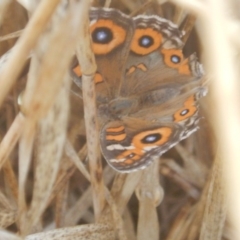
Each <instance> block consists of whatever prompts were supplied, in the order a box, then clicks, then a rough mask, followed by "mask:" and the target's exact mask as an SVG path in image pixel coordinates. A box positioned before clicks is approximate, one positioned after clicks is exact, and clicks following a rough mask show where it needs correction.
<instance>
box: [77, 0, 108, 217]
mask: <svg viewBox="0 0 240 240" xmlns="http://www.w3.org/2000/svg"><path fill="white" fill-rule="evenodd" d="M89 7H90V4H89V2H88V1H86V2H83V3H82V10H81V12H80V14H81V15H82V23H84V24H82V29H81V31H80V33H81V37H82V39H81V41H80V44H79V47H78V50H77V57H78V60H79V63H80V66H81V69H82V72H83V79H82V89H83V102H84V119H85V124H86V132H87V147H88V159H89V167H90V176H91V184H92V192H93V206H94V213H95V217H96V220H99V217H100V215H101V212H102V210H103V207H104V205H105V197H104V185H103V178H102V166H101V157H100V149H99V133H98V131H99V129H98V123H97V108H96V96H95V83H94V81H93V77H94V73H95V72H96V63H95V60H94V55H93V53H92V48H91V40H90V36H89V34H86V33H88V32H89V30H88V29H89V20H88V19H89V17H88V10H89Z"/></svg>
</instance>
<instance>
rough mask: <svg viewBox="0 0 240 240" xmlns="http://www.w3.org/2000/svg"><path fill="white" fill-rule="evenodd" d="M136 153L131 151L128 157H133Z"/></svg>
mask: <svg viewBox="0 0 240 240" xmlns="http://www.w3.org/2000/svg"><path fill="white" fill-rule="evenodd" d="M135 155H136V154H135V153H130V154H129V155H128V156H127V157H126V158H133V157H134V156H135Z"/></svg>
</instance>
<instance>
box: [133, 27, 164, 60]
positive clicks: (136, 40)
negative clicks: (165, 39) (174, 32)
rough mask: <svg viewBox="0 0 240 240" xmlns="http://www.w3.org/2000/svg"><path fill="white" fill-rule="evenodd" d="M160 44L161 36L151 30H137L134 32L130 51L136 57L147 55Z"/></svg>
mask: <svg viewBox="0 0 240 240" xmlns="http://www.w3.org/2000/svg"><path fill="white" fill-rule="evenodd" d="M161 44H162V35H161V34H160V33H159V32H158V31H156V30H154V29H152V28H137V29H136V30H135V33H134V36H133V39H132V43H131V51H132V52H134V53H135V54H138V55H147V54H149V53H151V52H153V51H155V50H156V49H157V48H159V47H160V46H161Z"/></svg>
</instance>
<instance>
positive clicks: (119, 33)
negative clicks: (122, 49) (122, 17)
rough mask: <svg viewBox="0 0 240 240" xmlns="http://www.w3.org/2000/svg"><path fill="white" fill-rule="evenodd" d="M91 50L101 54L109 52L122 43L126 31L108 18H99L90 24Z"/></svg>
mask: <svg viewBox="0 0 240 240" xmlns="http://www.w3.org/2000/svg"><path fill="white" fill-rule="evenodd" d="M90 32H91V35H92V47H93V52H94V53H95V54H98V55H103V54H107V53H109V52H111V51H112V50H113V49H115V48H116V47H118V46H119V45H120V44H122V43H123V42H124V40H125V38H126V31H125V29H124V28H122V27H121V26H119V25H117V24H115V23H114V22H113V21H111V20H110V19H100V20H98V21H97V22H94V23H93V24H92V25H91V26H90Z"/></svg>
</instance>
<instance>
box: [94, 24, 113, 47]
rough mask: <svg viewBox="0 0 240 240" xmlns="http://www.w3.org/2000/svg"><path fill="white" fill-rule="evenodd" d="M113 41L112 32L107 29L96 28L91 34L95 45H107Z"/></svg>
mask: <svg viewBox="0 0 240 240" xmlns="http://www.w3.org/2000/svg"><path fill="white" fill-rule="evenodd" d="M112 39H113V33H112V31H111V30H110V29H109V28H107V27H99V28H96V29H95V30H94V31H93V32H92V40H93V42H95V43H100V44H107V43H109V42H111V41H112Z"/></svg>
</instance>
